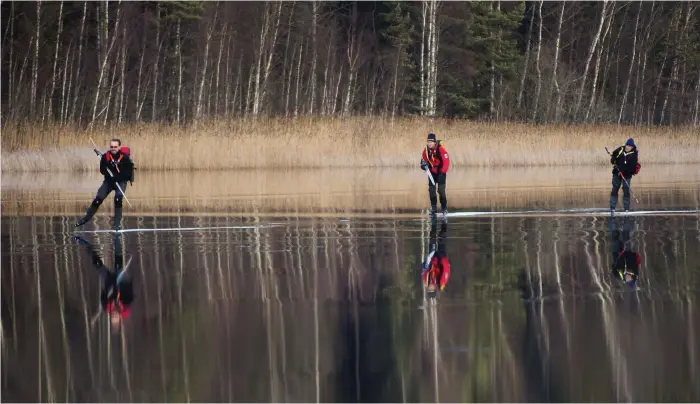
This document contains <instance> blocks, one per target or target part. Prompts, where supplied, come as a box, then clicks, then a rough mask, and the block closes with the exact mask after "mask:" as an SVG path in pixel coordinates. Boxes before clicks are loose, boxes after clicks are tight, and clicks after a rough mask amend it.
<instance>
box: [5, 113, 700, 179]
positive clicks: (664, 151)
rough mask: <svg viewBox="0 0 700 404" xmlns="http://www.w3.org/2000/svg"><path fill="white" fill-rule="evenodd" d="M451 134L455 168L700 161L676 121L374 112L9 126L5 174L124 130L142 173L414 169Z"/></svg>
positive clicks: (85, 158) (59, 160)
mask: <svg viewBox="0 0 700 404" xmlns="http://www.w3.org/2000/svg"><path fill="white" fill-rule="evenodd" d="M430 131H433V132H435V133H437V135H438V138H440V139H442V140H444V141H445V145H446V148H447V150H448V152H449V153H450V158H451V161H452V164H454V166H456V167H460V166H461V167H524V166H530V167H537V166H586V165H605V164H608V157H607V155H606V153H605V150H604V149H603V147H605V146H607V147H608V148H609V149H611V148H614V147H616V146H618V145H620V144H623V143H624V141H625V140H626V139H627V138H629V137H633V138H634V139H635V141H636V142H637V145H638V146H639V149H640V158H641V163H642V165H648V164H694V163H698V162H700V134H699V132H698V131H697V129H692V128H680V127H663V128H657V127H639V128H637V127H631V126H615V125H529V124H489V123H477V122H471V121H463V120H447V119H428V118H397V119H395V120H393V121H392V120H390V119H386V118H377V117H350V118H323V117H308V118H307V117H305V118H297V119H286V118H264V119H248V118H245V119H244V118H242V119H237V120H214V121H206V122H201V123H198V124H197V126H196V127H180V126H170V125H163V124H124V125H116V126H112V127H106V128H103V127H98V128H95V129H93V130H90V131H86V130H83V129H79V128H76V127H70V126H57V125H53V126H51V125H50V126H39V125H36V126H33V125H17V124H13V123H9V124H6V125H4V127H3V135H2V145H3V148H2V171H3V172H38V171H53V172H60V171H67V172H75V171H92V170H95V168H96V165H97V162H96V160H97V157H96V156H95V155H94V153H93V152H92V145H91V143H90V141H89V138H90V137H92V138H93V139H94V140H95V141H96V142H97V143H98V146H99V147H101V148H103V149H104V150H106V145H107V143H108V141H109V139H111V138H113V137H118V138H120V139H122V141H123V143H124V144H125V145H128V146H130V147H131V148H132V152H133V154H134V159H135V161H136V163H137V166H138V168H139V169H140V170H227V169H244V168H245V169H262V168H274V169H292V168H333V167H342V168H351V167H352V168H359V167H372V168H380V167H414V166H416V165H417V164H418V161H419V159H420V151H421V150H422V148H423V147H424V146H425V137H426V134H427V133H428V132H430Z"/></svg>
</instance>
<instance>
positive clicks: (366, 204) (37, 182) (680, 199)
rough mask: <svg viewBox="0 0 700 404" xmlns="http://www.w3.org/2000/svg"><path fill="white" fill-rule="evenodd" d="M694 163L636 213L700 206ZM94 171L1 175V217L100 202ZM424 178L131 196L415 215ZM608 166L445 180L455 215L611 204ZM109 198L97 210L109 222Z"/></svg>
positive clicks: (152, 177) (385, 173) (149, 177)
mask: <svg viewBox="0 0 700 404" xmlns="http://www.w3.org/2000/svg"><path fill="white" fill-rule="evenodd" d="M694 168H696V167H695V166H671V165H664V166H655V167H653V169H649V170H646V171H644V173H643V175H642V174H640V175H639V176H637V177H635V179H634V180H633V181H634V182H633V189H634V192H635V193H636V194H637V197H638V198H639V199H640V205H636V204H635V206H636V207H638V208H642V207H644V208H658V207H659V206H663V207H664V209H671V208H695V209H697V208H698V206H700V187H698V183H700V171H699V170H695V169H694ZM100 183H101V177H100V176H99V174H95V173H94V172H92V173H90V174H83V175H74V174H71V173H58V174H51V175H49V174H40V173H9V174H5V175H3V178H2V214H3V215H14V214H21V215H25V214H29V215H33V214H66V215H68V214H70V215H73V214H77V213H82V211H84V209H85V208H86V207H87V204H89V202H90V201H91V200H92V198H93V197H94V193H95V191H96V190H97V187H98V186H99V185H100ZM426 185H427V179H426V178H425V176H424V174H423V173H422V172H421V171H420V170H419V169H413V170H409V169H386V170H381V171H377V170H374V169H353V170H344V169H330V170H318V169H300V170H245V171H243V170H238V171H208V172H203V171H202V172H179V173H177V174H175V173H170V172H162V171H159V172H146V173H143V174H140V175H139V177H138V178H137V180H136V182H135V183H134V186H133V187H128V188H127V190H126V193H127V196H128V198H129V200H130V202H131V204H132V205H133V206H132V207H128V206H127V208H126V209H125V212H126V213H128V214H147V215H151V214H154V213H157V212H161V213H167V212H207V213H215V212H220V213H237V212H238V213H253V212H254V213H256V214H261V213H262V214H264V213H272V212H282V213H285V214H298V213H315V214H317V213H320V212H339V213H350V212H363V213H366V212H402V211H412V212H417V211H418V210H420V209H425V208H426V207H427V206H428V205H429V203H428V197H427V186H426ZM609 187H610V171H609V169H608V168H603V167H593V168H591V169H586V170H581V169H577V168H575V167H573V168H572V167H536V168H502V169H484V168H458V169H456V170H455V171H454V172H452V173H450V175H449V176H448V186H447V190H448V198H449V203H450V206H451V207H452V208H454V209H458V210H464V209H487V210H507V209H522V208H537V209H555V208H558V209H561V208H574V207H604V206H607V205H606V204H607V200H608V195H609V189H610V188H609ZM111 211H112V199H111V197H110V198H108V200H107V201H106V202H105V204H104V208H103V209H101V210H100V213H101V214H105V215H109V214H111Z"/></svg>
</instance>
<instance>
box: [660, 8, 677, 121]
mask: <svg viewBox="0 0 700 404" xmlns="http://www.w3.org/2000/svg"><path fill="white" fill-rule="evenodd" d="M677 10H678V11H677V15H678V18H675V24H673V26H674V29H673V32H675V33H676V35H677V38H678V24H679V22H680V19H681V16H680V9H677ZM674 14H676V13H674ZM669 29H670V28H669ZM669 38H670V31H669ZM677 41H678V39H676V42H677ZM677 61H678V60H677V58H671V77H670V80H668V86H666V94H665V95H664V103H663V104H662V106H661V118H660V119H659V124H661V125H663V123H664V121H665V118H666V106H667V105H668V95H669V93H670V92H671V86H672V84H673V82H674V81H675V79H676V74H677V73H678V63H677Z"/></svg>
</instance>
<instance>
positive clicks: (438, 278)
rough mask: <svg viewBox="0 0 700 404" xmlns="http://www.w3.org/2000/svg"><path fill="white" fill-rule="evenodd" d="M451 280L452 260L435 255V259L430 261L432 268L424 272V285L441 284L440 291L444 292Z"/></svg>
mask: <svg viewBox="0 0 700 404" xmlns="http://www.w3.org/2000/svg"><path fill="white" fill-rule="evenodd" d="M449 280H450V260H448V259H447V257H444V256H443V257H438V256H437V254H436V255H433V258H431V259H430V267H429V268H428V270H427V271H423V284H424V285H425V286H428V284H429V283H438V282H439V286H440V290H444V289H445V285H447V281H449Z"/></svg>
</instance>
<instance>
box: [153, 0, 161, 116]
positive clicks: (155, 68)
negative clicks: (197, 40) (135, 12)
mask: <svg viewBox="0 0 700 404" xmlns="http://www.w3.org/2000/svg"><path fill="white" fill-rule="evenodd" d="M156 46H157V47H158V51H157V52H156V63H155V64H154V65H153V104H152V108H151V121H152V122H155V120H156V112H157V107H158V63H159V62H160V47H161V41H160V2H157V3H156Z"/></svg>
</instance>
